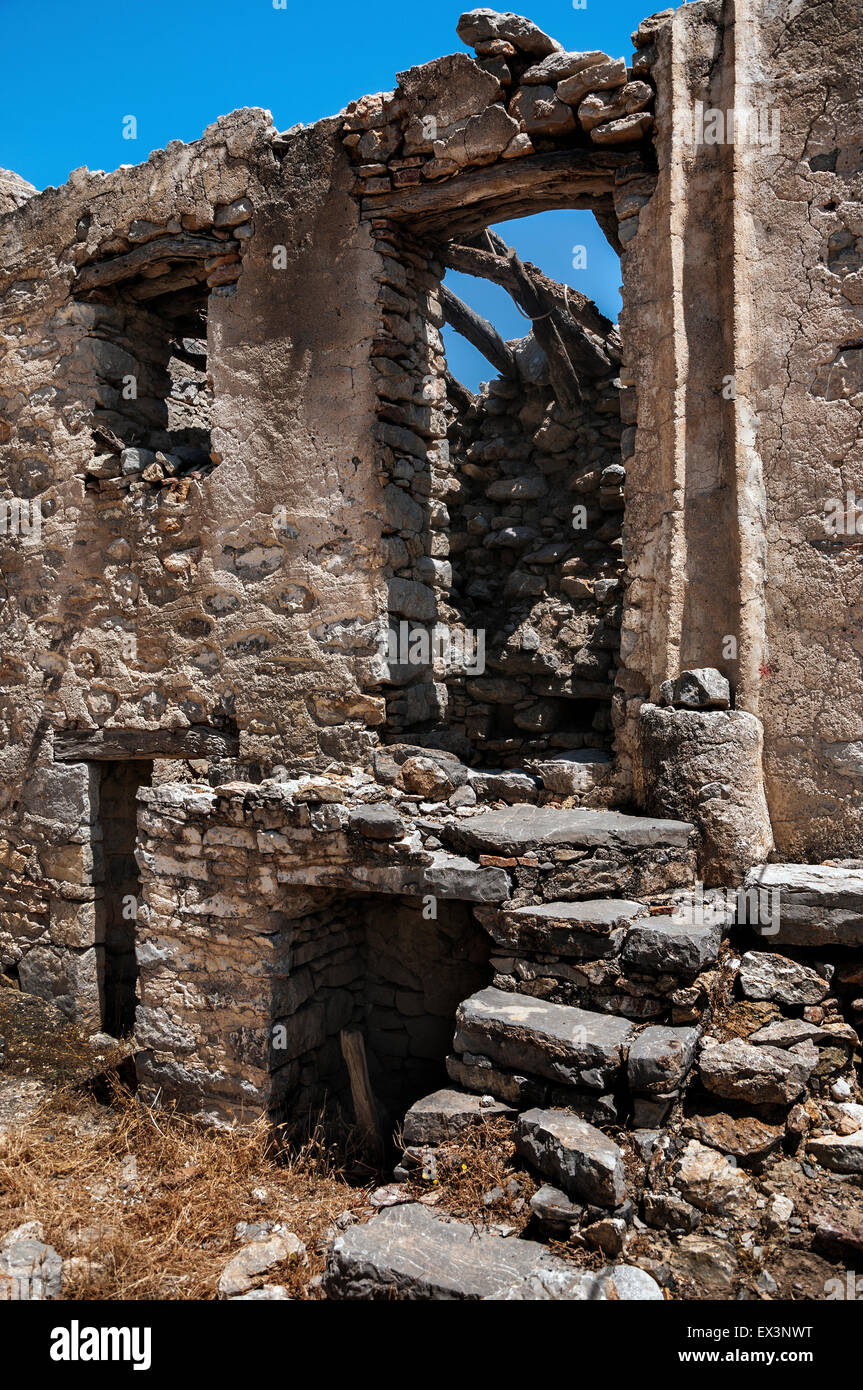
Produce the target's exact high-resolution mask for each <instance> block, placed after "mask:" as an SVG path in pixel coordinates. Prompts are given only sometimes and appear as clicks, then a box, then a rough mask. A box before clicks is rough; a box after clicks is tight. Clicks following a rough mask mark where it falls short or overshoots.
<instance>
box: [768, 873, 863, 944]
mask: <svg viewBox="0 0 863 1390" xmlns="http://www.w3.org/2000/svg"><path fill="white" fill-rule="evenodd" d="M743 889H744V892H748V891H749V890H752V889H754V890H758V891H760V893H761V894H762V895H764V896H765V900H766V904H767V906H768V909H770V908H771V904H775V908H774V909H772V910H770V911H769V915H768V916H767V917H766V919H765V914H764V913H763V912H762V913H761V917H760V920H762V921H765V920H766V921H767V930H766V932H765V943H774V942H775V943H776V944H777V945H780V946H781V945H788V946H843V945H848V946H858V945H863V869H843V868H841V867H838V866H832V865H828V864H761V865H759V866H758V867H757V868H755V869H752V870H751V871H750V872H749V873H748V874H747V876H746V880H745V883H744V885H743ZM768 895H769V896H768ZM749 915H750V917H751V916H752V914H751V913H750V914H749ZM756 930H757V927H756Z"/></svg>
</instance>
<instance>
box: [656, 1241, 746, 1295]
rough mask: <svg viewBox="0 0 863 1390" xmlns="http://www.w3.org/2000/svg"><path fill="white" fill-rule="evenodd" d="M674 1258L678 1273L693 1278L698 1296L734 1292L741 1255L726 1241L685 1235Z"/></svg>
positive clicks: (676, 1249)
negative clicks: (739, 1256)
mask: <svg viewBox="0 0 863 1390" xmlns="http://www.w3.org/2000/svg"><path fill="white" fill-rule="evenodd" d="M670 1259H671V1267H672V1271H673V1273H674V1275H675V1277H676V1278H683V1279H686V1280H687V1281H690V1282H691V1283H692V1284H693V1285H694V1292H695V1296H696V1298H699V1299H711V1298H716V1299H720V1298H721V1299H726V1298H728V1297H729V1295H730V1294H731V1293H732V1292H733V1290H734V1285H735V1282H736V1279H737V1256H736V1255H735V1253H734V1250H733V1249H732V1248H731V1247H730V1246H729V1245H728V1244H726V1243H725V1242H724V1241H720V1240H708V1239H705V1238H704V1237H703V1236H694V1235H689V1236H682V1237H681V1239H680V1240H679V1242H678V1243H677V1245H676V1247H675V1249H674V1252H673V1254H672V1255H671V1257H670Z"/></svg>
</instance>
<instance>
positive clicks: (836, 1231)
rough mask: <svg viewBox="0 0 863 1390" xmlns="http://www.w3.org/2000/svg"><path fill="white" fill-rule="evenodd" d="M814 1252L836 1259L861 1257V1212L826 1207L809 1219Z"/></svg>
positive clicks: (862, 1249)
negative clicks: (818, 1251) (817, 1251)
mask: <svg viewBox="0 0 863 1390" xmlns="http://www.w3.org/2000/svg"><path fill="white" fill-rule="evenodd" d="M810 1224H811V1225H812V1227H813V1238H812V1243H813V1246H814V1247H815V1249H816V1250H820V1251H821V1252H822V1253H823V1254H826V1255H828V1256H831V1257H833V1258H836V1257H837V1256H838V1257H839V1258H840V1259H841V1258H845V1257H847V1256H849V1255H850V1256H851V1257H852V1259H853V1258H854V1257H859V1256H860V1255H863V1212H860V1211H856V1210H841V1211H838V1210H837V1209H836V1208H835V1207H827V1208H826V1209H825V1210H823V1211H819V1212H818V1213H815V1214H813V1216H812V1217H810Z"/></svg>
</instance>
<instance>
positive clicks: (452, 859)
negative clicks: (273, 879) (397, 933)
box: [279, 850, 511, 903]
mask: <svg viewBox="0 0 863 1390" xmlns="http://www.w3.org/2000/svg"><path fill="white" fill-rule="evenodd" d="M424 857H425V859H426V860H427V861H428V862H426V863H424V864H411V863H403V864H375V863H371V862H370V863H368V864H344V865H339V864H335V865H329V864H322V865H316V866H312V867H306V866H303V867H301V868H298V869H284V870H283V869H280V870H279V882H280V883H296V884H300V885H303V886H306V887H311V886H315V885H317V886H320V887H328V888H345V889H348V890H352V891H355V892H359V893H399V894H408V895H409V896H413V897H423V896H424V895H426V894H431V895H433V896H434V897H437V898H457V899H459V900H460V901H461V902H472V903H500V902H505V900H506V899H507V898H508V897H509V896H510V892H511V885H510V880H509V875H508V874H507V872H506V870H505V869H500V868H492V867H489V868H482V867H480V866H479V865H478V864H475V863H473V862H472V861H471V860H470V859H463V858H462V857H461V856H460V855H456V854H449V853H448V852H447V851H446V850H436V851H434V852H433V853H431V854H427V855H425V856H424Z"/></svg>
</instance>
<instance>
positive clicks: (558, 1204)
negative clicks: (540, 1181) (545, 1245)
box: [530, 1183, 584, 1232]
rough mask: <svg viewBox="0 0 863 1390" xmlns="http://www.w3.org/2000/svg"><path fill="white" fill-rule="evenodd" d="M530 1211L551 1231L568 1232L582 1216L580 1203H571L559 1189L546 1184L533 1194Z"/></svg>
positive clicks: (569, 1198) (582, 1209) (582, 1210)
mask: <svg viewBox="0 0 863 1390" xmlns="http://www.w3.org/2000/svg"><path fill="white" fill-rule="evenodd" d="M530 1209H531V1211H532V1212H533V1214H534V1216H535V1217H536V1218H537V1220H538V1221H540V1222H541V1223H542V1225H543V1226H547V1227H549V1228H550V1229H551V1230H552V1231H563V1232H569V1231H571V1230H572V1229H573V1227H574V1226H577V1225H578V1223H579V1221H580V1220H581V1217H582V1216H583V1215H584V1206H583V1205H582V1203H580V1202H573V1200H572V1198H571V1197H567V1195H566V1193H565V1192H561V1190H560V1188H559V1187H552V1186H550V1185H549V1184H548V1183H545V1184H544V1185H543V1186H542V1187H538V1188H537V1190H536V1192H534V1194H533V1196H532V1197H531V1199H530Z"/></svg>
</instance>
